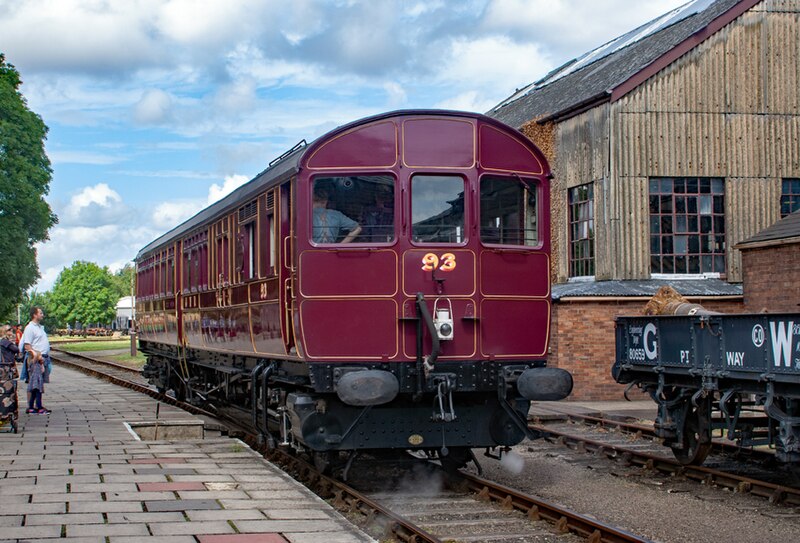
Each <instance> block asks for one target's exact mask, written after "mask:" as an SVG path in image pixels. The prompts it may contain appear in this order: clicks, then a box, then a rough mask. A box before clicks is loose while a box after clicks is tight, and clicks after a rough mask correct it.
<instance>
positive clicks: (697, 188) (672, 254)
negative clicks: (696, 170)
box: [648, 176, 728, 277]
mask: <svg viewBox="0 0 800 543" xmlns="http://www.w3.org/2000/svg"><path fill="white" fill-rule="evenodd" d="M678 183H679V184H681V185H682V186H683V190H680V191H676V185H677V184H678ZM704 185H705V186H707V187H708V189H707V190H704V189H703V186H704ZM715 186H717V187H719V188H720V189H721V190H715ZM667 187H670V190H669V191H667V190H666V188H667ZM693 187H694V188H693ZM654 188H655V189H656V191H655V192H654V190H653V189H654ZM725 188H726V187H725V178H723V177H700V176H686V177H683V176H676V177H668V176H663V177H662V176H653V177H650V178H648V234H649V235H648V241H649V252H650V274H651V276H662V275H663V276H668V277H670V276H676V275H678V276H680V275H687V276H696V277H708V276H719V277H724V276H725V275H726V273H727V266H728V258H727V257H728V255H727V249H728V239H727V232H726V225H725ZM704 197H706V198H707V200H705V202H706V203H707V205H708V209H709V211H708V212H706V213H704V212H703V208H704ZM655 208H657V209H658V211H657V212H655V211H654V209H655ZM665 208H669V209H668V210H666V209H665ZM681 208H682V209H681ZM681 219H682V220H681ZM704 223H707V224H708V225H709V227H710V229H708V230H706V229H705V227H704V226H703V225H704ZM681 224H683V225H682V226H681ZM654 226H657V232H656V231H654ZM720 228H721V230H720ZM665 230H668V231H665ZM720 238H721V239H720ZM667 241H668V243H667ZM679 242H680V245H681V247H680V248H679V247H678V245H679ZM704 242H706V243H707V246H705V245H704ZM720 243H721V247H722V249H721V250H717V249H716V247H717V246H718V245H719V244H720ZM692 245H696V247H697V249H696V250H693V249H692ZM665 248H668V249H669V250H668V251H665ZM667 259H671V265H669V264H668V262H669V261H668V260H667ZM678 259H685V261H684V263H683V264H684V266H682V267H683V269H680V267H679V265H678V262H679V261H678ZM692 259H697V260H696V263H697V271H692V270H691V266H692ZM706 259H710V260H708V262H710V263H711V266H710V267H706V266H705V265H704V262H705V261H706ZM720 259H721V263H722V265H721V266H718V265H717V263H718V262H720ZM657 262H658V269H656V266H655V264H656V263H657ZM670 268H671V269H670ZM719 268H721V269H719Z"/></svg>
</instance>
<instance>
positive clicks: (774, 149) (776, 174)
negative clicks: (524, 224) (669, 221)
mask: <svg viewBox="0 0 800 543" xmlns="http://www.w3.org/2000/svg"><path fill="white" fill-rule="evenodd" d="M556 142H557V158H556V163H555V174H556V176H557V177H561V178H562V182H563V189H562V191H563V194H554V199H556V198H560V199H561V201H562V202H563V204H562V205H566V188H567V187H570V186H575V185H579V184H582V183H587V182H590V181H594V182H595V211H596V212H595V216H596V220H597V223H598V224H597V238H596V240H597V241H596V243H597V262H596V267H597V274H596V277H597V278H598V279H645V278H648V277H649V271H650V258H649V228H648V213H649V211H648V208H647V194H648V187H647V178H648V177H650V176H674V177H678V176H703V177H724V178H725V179H726V186H725V190H726V234H727V247H728V254H727V261H728V273H727V279H728V280H729V281H741V279H742V273H741V255H740V254H739V251H736V250H734V249H732V247H733V245H735V244H736V243H738V242H739V241H742V240H743V239H746V238H748V237H750V236H752V235H753V234H755V233H756V232H758V231H759V230H762V229H763V228H765V227H767V226H769V225H771V224H773V223H774V222H775V221H776V220H778V218H779V217H780V208H779V202H780V189H781V188H780V180H781V178H782V177H800V0H765V1H764V2H762V3H760V4H758V5H757V6H755V7H754V8H753V9H751V10H749V11H748V12H747V13H745V14H743V15H742V16H741V17H739V18H738V19H737V20H736V21H734V22H733V23H731V24H730V25H728V26H727V27H725V28H723V29H722V30H720V31H719V32H717V33H716V34H714V35H713V36H711V37H710V38H709V39H707V40H706V41H704V42H703V43H701V44H700V45H699V46H698V47H696V48H695V49H693V50H692V51H691V52H690V53H688V54H686V55H684V56H683V57H682V58H680V59H679V60H678V61H676V62H674V63H673V64H672V65H670V66H669V67H667V68H666V69H664V70H662V71H661V72H660V73H659V74H657V75H656V76H654V77H653V78H651V79H650V80H649V81H648V82H646V83H645V84H643V85H641V86H640V87H639V88H638V89H636V90H635V91H633V92H631V93H630V94H628V95H627V96H625V97H623V98H622V99H621V100H619V101H617V102H615V103H613V104H610V105H609V104H605V105H602V106H599V107H597V108H594V109H593V110H590V111H587V112H585V113H583V114H581V115H579V116H576V117H574V118H571V119H568V120H566V121H564V122H562V123H560V124H559V125H558V127H557V132H556ZM555 228H561V229H562V230H563V232H564V233H566V223H564V224H559V225H554V229H555ZM559 258H560V259H561V260H562V261H561V262H560V264H559V266H558V270H559V273H558V276H559V281H563V280H565V279H566V277H567V270H568V261H567V255H566V252H563V254H561V255H560V256H559Z"/></svg>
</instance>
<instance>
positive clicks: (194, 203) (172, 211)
mask: <svg viewBox="0 0 800 543" xmlns="http://www.w3.org/2000/svg"><path fill="white" fill-rule="evenodd" d="M203 207H204V202H202V201H198V200H190V201H177V202H175V201H173V202H161V203H160V204H158V205H157V206H156V208H155V209H154V210H153V214H152V221H151V223H152V225H153V226H154V227H156V228H158V229H159V231H161V232H162V233H163V232H166V231H168V230H171V229H172V228H175V227H176V226H178V225H179V224H181V223H182V222H183V221H185V220H187V219H189V218H190V217H193V216H194V215H195V214H196V213H197V212H198V211H200V210H201V209H203Z"/></svg>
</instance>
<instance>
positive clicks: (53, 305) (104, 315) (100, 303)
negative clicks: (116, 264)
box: [48, 261, 119, 326]
mask: <svg viewBox="0 0 800 543" xmlns="http://www.w3.org/2000/svg"><path fill="white" fill-rule="evenodd" d="M118 300H119V296H118V293H117V288H116V286H115V284H114V277H113V276H112V275H111V272H109V271H108V268H105V267H104V268H101V267H100V266H98V265H97V264H95V263H94V262H83V261H77V262H74V263H73V264H72V266H70V267H69V268H64V269H63V270H62V271H61V273H60V274H59V275H58V278H57V279H56V282H55V284H54V285H53V290H52V292H51V293H50V296H49V300H48V302H49V303H48V305H49V307H50V312H51V313H52V314H53V316H54V317H55V319H56V321H57V322H59V323H63V324H64V325H66V324H70V325H74V324H75V323H80V324H82V325H84V326H89V325H94V324H100V325H107V324H109V323H111V322H112V321H113V320H114V317H115V316H116V307H117V301H118Z"/></svg>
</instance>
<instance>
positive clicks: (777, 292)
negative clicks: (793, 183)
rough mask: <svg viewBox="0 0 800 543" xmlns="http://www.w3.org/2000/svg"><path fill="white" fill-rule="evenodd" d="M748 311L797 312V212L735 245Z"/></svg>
mask: <svg viewBox="0 0 800 543" xmlns="http://www.w3.org/2000/svg"><path fill="white" fill-rule="evenodd" d="M736 249H738V250H739V251H741V252H742V270H743V271H744V308H745V311H747V312H748V313H758V312H760V311H769V312H770V313H777V312H786V313H800V212H797V213H792V214H791V215H788V216H787V217H785V218H783V219H781V220H780V221H778V222H776V223H775V224H773V225H772V226H770V227H769V228H767V229H766V230H763V231H761V232H759V233H758V234H756V235H755V236H753V237H751V238H748V239H746V240H745V241H743V242H741V243H739V244H737V245H736Z"/></svg>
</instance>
